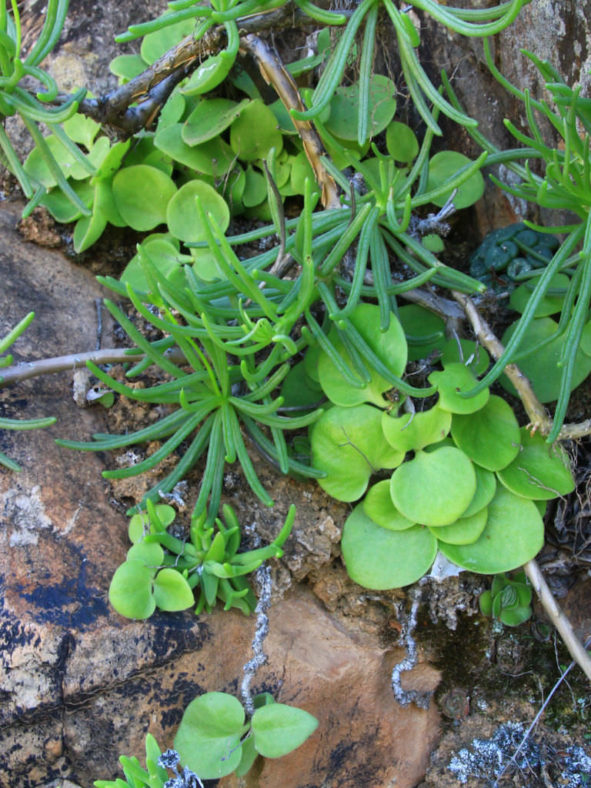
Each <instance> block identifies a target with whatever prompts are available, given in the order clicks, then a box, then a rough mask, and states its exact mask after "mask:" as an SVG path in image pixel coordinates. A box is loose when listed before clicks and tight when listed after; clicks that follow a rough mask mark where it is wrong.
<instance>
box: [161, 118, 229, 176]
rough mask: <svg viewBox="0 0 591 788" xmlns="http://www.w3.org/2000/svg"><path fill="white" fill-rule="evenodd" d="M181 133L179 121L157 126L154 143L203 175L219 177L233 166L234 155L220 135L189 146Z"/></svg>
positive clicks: (180, 162) (181, 128)
mask: <svg viewBox="0 0 591 788" xmlns="http://www.w3.org/2000/svg"><path fill="white" fill-rule="evenodd" d="M182 133H183V126H182V124H181V123H172V124H171V125H170V126H166V127H165V128H163V129H162V130H161V129H160V128H158V131H157V133H156V136H155V137H154V145H155V146H156V147H157V148H158V149H159V150H161V151H163V153H166V155H167V156H170V158H171V159H174V160H175V161H178V162H179V164H184V165H185V167H189V168H191V169H193V170H196V171H197V172H200V173H203V174H204V175H211V176H212V177H215V178H221V177H222V176H223V175H225V174H226V173H227V172H228V170H230V169H231V168H232V167H233V165H234V162H235V159H236V157H235V155H234V153H233V151H232V148H230V146H229V145H228V143H227V142H225V140H224V139H223V138H222V137H215V138H214V139H212V140H208V141H207V142H204V143H203V144H202V145H194V146H193V147H191V146H190V145H187V144H186V143H185V142H184V141H183V138H182Z"/></svg>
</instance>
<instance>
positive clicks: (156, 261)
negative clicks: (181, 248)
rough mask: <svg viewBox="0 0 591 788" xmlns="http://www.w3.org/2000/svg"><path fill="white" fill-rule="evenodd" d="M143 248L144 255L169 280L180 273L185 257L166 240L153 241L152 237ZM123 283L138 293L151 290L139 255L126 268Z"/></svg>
mask: <svg viewBox="0 0 591 788" xmlns="http://www.w3.org/2000/svg"><path fill="white" fill-rule="evenodd" d="M150 239H151V240H150ZM141 247H142V252H143V254H145V255H146V257H147V258H148V259H149V260H150V262H151V263H152V264H153V265H154V266H156V268H157V269H158V270H159V271H160V272H161V273H162V274H163V275H164V276H165V277H167V278H168V277H170V276H172V274H173V273H174V272H175V271H178V270H179V268H180V266H181V263H182V262H183V257H184V255H181V254H179V252H178V250H177V249H176V247H175V246H174V245H173V244H172V243H171V242H170V241H167V240H166V239H165V238H154V239H152V236H149V238H146V240H145V241H144V243H143V244H142V245H141ZM189 259H190V258H189ZM121 281H122V282H125V283H128V284H130V285H131V286H132V288H133V289H134V290H137V291H138V292H142V293H145V292H148V290H149V289H150V287H149V285H148V280H147V279H146V275H145V273H144V269H143V268H142V263H141V259H140V254H139V253H138V254H136V255H134V256H133V257H132V258H131V260H130V261H129V263H128V264H127V265H126V266H125V269H124V271H123V273H122V274H121Z"/></svg>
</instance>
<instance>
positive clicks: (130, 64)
mask: <svg viewBox="0 0 591 788" xmlns="http://www.w3.org/2000/svg"><path fill="white" fill-rule="evenodd" d="M147 65H148V64H147V63H146V61H145V60H144V59H143V57H142V56H141V55H135V54H134V55H118V56H117V57H115V58H113V60H111V62H110V63H109V71H110V72H111V74H115V76H116V77H120V79H121V80H122V81H123V83H125V82H129V80H130V79H133V78H134V77H137V76H138V75H139V74H141V73H142V71H145V70H146V66H147Z"/></svg>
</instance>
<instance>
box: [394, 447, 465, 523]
mask: <svg viewBox="0 0 591 788" xmlns="http://www.w3.org/2000/svg"><path fill="white" fill-rule="evenodd" d="M390 485H391V486H390V492H391V495H392V500H393V501H394V505H395V506H396V508H397V509H398V510H399V511H400V512H402V514H403V515H404V516H405V517H407V518H408V519H409V520H412V521H413V522H415V523H421V524H422V525H449V524H450V523H453V522H454V521H455V520H457V519H458V517H461V516H462V515H463V514H464V512H465V511H466V509H467V508H468V505H469V504H470V501H471V500H472V498H473V497H474V493H475V492H476V473H475V472H474V466H473V465H472V463H471V462H470V460H469V459H468V457H467V456H466V455H465V454H464V452H463V451H460V449H455V448H451V447H447V446H444V447H443V448H442V449H437V451H432V452H424V451H420V452H418V453H417V454H416V456H415V458H414V460H410V462H405V463H404V464H403V465H401V466H400V467H399V468H397V469H396V470H395V471H394V473H393V474H392V480H391V482H390Z"/></svg>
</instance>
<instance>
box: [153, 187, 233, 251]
mask: <svg viewBox="0 0 591 788" xmlns="http://www.w3.org/2000/svg"><path fill="white" fill-rule="evenodd" d="M196 197H199V198H200V199H201V204H202V205H203V209H204V211H205V212H206V213H211V214H212V215H213V218H214V220H215V223H216V224H217V226H218V227H219V228H220V230H221V231H222V232H225V231H226V230H227V229H228V225H229V224H230V209H229V208H228V204H227V203H226V201H225V200H224V198H223V197H221V196H220V195H219V194H218V193H217V192H216V190H215V189H214V188H213V187H212V186H210V185H209V184H208V183H204V182H203V181H198V180H194V181H189V182H188V183H185V185H184V186H181V188H180V189H179V190H178V192H177V193H176V194H175V195H174V197H173V198H172V199H171V200H170V202H169V204H168V210H167V212H166V219H167V221H168V229H169V230H170V232H171V233H172V234H173V235H174V236H175V238H179V239H180V240H181V241H204V240H205V239H206V233H205V229H204V227H203V225H202V221H201V217H200V216H199V213H198V211H197V205H196V203H195V198H196Z"/></svg>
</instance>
